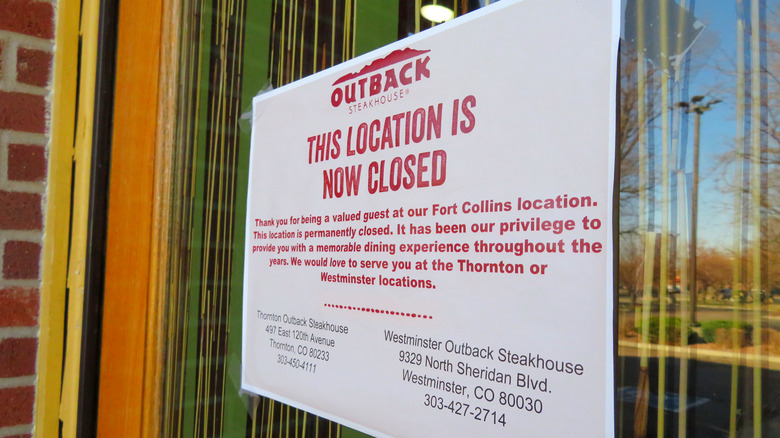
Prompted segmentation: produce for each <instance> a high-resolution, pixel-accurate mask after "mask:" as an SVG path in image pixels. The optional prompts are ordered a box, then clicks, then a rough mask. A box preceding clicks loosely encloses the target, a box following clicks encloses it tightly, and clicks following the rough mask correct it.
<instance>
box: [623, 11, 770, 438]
mask: <svg viewBox="0 0 780 438" xmlns="http://www.w3.org/2000/svg"><path fill="white" fill-rule="evenodd" d="M779 13H780V5H779V4H778V2H777V1H772V0H767V1H763V0H761V1H759V0H736V1H734V2H694V1H691V0H680V1H678V2H675V1H672V0H629V1H625V2H624V26H625V35H624V36H625V39H624V41H623V45H622V47H621V70H620V81H621V83H620V88H621V90H620V96H619V99H620V101H619V111H620V114H619V146H618V147H619V152H618V153H619V156H618V161H619V166H620V169H619V171H620V190H619V197H620V199H619V209H620V230H619V231H620V234H619V235H620V238H619V242H618V247H619V261H618V263H619V268H618V274H619V284H618V292H619V293H618V334H617V336H618V353H619V357H618V360H617V363H616V373H617V378H616V381H617V393H616V400H617V411H616V416H617V424H618V431H617V432H618V435H619V436H625V437H645V436H659V437H662V436H691V437H693V436H695V437H700V436H712V437H721V436H722V437H728V436H756V437H758V436H778V434H779V433H780V386H778V385H780V357H778V355H780V317H779V316H780V282H778V280H780V279H778V278H777V275H776V271H777V266H778V265H777V263H773V262H776V259H777V256H778V250H779V249H780V248H778V247H777V245H776V239H774V238H773V236H776V233H777V231H776V230H775V229H776V228H777V225H778V223H777V222H778V221H777V218H778V216H777V209H776V207H775V206H774V204H775V203H776V202H777V201H778V200H780V199H775V198H776V193H777V181H778V180H777V178H772V176H773V175H774V174H776V173H777V164H778V158H777V157H778V152H779V151H780V150H779V149H778V143H777V137H776V128H777V126H776V121H775V120H774V118H775V117H776V114H775V111H773V103H774V102H773V95H774V94H776V89H777V85H778V84H777V80H776V77H777V67H780V65H778V63H777V61H778V59H777V55H778V53H777V49H778V47H780V45H779V44H780V43H779V42H780V39H778V38H780V35H778V34H777V31H778V30H780V15H779ZM700 175H701V177H700ZM775 300H777V303H775Z"/></svg>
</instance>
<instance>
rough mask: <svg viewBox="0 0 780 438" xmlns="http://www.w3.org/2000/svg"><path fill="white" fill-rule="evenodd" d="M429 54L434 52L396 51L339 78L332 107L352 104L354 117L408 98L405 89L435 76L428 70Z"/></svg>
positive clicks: (351, 110)
mask: <svg viewBox="0 0 780 438" xmlns="http://www.w3.org/2000/svg"><path fill="white" fill-rule="evenodd" d="M428 52H430V50H415V49H410V48H406V49H403V50H396V51H394V52H392V53H390V54H389V55H387V56H385V57H384V58H382V59H377V60H376V61H374V62H372V63H371V64H368V65H366V66H365V67H363V68H362V69H360V71H359V72H357V73H350V74H347V75H344V76H342V77H340V78H338V80H336V82H334V83H333V86H334V87H335V88H334V89H333V93H331V95H330V103H331V105H333V107H334V108H338V107H339V106H341V105H342V104H347V105H350V107H349V112H350V114H351V113H352V112H354V111H361V110H363V109H365V108H372V107H374V106H375V105H383V104H385V103H388V102H392V101H394V100H398V99H400V98H402V97H404V95H405V94H408V93H409V90H408V89H405V88H404V86H406V85H410V84H411V83H412V82H417V81H419V80H421V79H423V78H430V77H431V72H430V70H428V61H430V60H431V57H430V56H425V57H423V56H422V55H425V54H426V53H428ZM382 70H384V71H382ZM374 72H376V73H374ZM372 73H373V74H372ZM366 99H368V100H366Z"/></svg>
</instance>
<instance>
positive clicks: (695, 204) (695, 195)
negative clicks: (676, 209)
mask: <svg viewBox="0 0 780 438" xmlns="http://www.w3.org/2000/svg"><path fill="white" fill-rule="evenodd" d="M705 97H706V96H693V97H692V98H691V101H690V102H677V107H678V108H682V109H683V110H684V111H685V112H686V113H688V114H691V113H693V114H694V125H693V187H692V188H691V241H690V249H689V254H690V273H691V306H690V312H691V315H690V318H691V325H697V324H698V322H697V321H696V302H697V296H698V290H697V289H698V285H697V283H698V279H697V277H696V239H697V237H696V234H697V229H698V228H699V227H698V225H699V223H698V215H699V211H698V210H699V143H700V138H701V115H702V114H704V113H705V112H707V111H709V110H710V109H712V106H713V105H715V104H718V103H720V102H721V100H720V99H710V100H708V101H707V102H704V99H705Z"/></svg>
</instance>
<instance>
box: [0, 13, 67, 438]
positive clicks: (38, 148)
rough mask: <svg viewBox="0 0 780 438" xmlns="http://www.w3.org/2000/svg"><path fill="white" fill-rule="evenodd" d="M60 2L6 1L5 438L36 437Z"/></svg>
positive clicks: (2, 148) (1, 127)
mask: <svg viewBox="0 0 780 438" xmlns="http://www.w3.org/2000/svg"><path fill="white" fill-rule="evenodd" d="M55 6H56V0H0V437H6V436H19V437H22V436H30V435H31V433H32V423H33V403H34V398H35V356H36V351H37V343H38V339H37V337H38V308H39V287H40V272H41V269H40V263H41V241H42V238H43V202H45V196H44V190H45V182H46V157H47V145H48V143H49V138H48V123H47V111H48V108H49V100H48V99H49V94H50V91H51V87H50V84H51V80H50V77H51V69H52V53H53V47H54V44H53V38H54V14H55Z"/></svg>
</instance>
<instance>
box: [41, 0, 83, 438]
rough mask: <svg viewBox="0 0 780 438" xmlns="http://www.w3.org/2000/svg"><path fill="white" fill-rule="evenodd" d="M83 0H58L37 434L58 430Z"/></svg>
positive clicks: (47, 189)
mask: <svg viewBox="0 0 780 438" xmlns="http://www.w3.org/2000/svg"><path fill="white" fill-rule="evenodd" d="M79 7H80V2H79V1H74V0H61V1H60V2H59V3H58V4H57V31H56V35H55V43H56V44H55V45H56V47H57V50H55V52H54V75H53V76H54V78H53V84H52V88H53V90H54V92H53V97H52V109H51V117H52V120H51V147H50V149H49V164H48V166H49V168H48V173H47V175H48V177H47V184H46V198H47V203H46V212H45V222H44V230H46V233H45V234H44V238H43V250H42V261H41V299H40V321H39V323H40V327H41V329H40V334H39V339H38V364H37V369H38V380H37V382H36V391H35V393H36V399H35V433H36V436H47V437H48V436H57V434H58V430H59V421H58V415H59V402H60V390H61V386H60V385H61V382H60V378H61V376H62V355H63V351H62V342H63V337H64V328H65V326H64V324H65V305H66V303H65V281H66V276H67V266H68V264H67V252H68V228H69V223H70V188H71V175H72V174H71V171H72V165H73V137H74V129H75V128H74V120H75V119H76V87H77V80H78V76H77V69H75V68H73V66H74V65H77V64H78V38H79V34H78V28H79Z"/></svg>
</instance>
